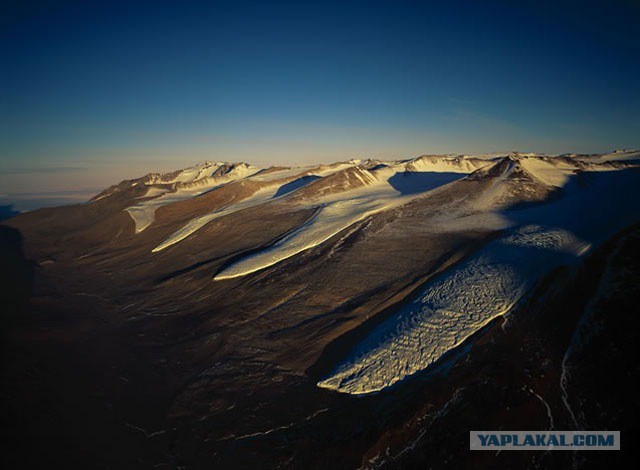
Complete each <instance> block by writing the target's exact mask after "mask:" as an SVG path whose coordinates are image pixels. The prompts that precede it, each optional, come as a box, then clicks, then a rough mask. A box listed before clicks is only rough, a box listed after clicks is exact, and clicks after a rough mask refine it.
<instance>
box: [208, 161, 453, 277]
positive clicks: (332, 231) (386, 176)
mask: <svg viewBox="0 0 640 470" xmlns="http://www.w3.org/2000/svg"><path fill="white" fill-rule="evenodd" d="M398 169H399V168H398V167H396V168H394V167H388V166H383V167H382V168H379V169H378V170H377V171H368V170H365V169H361V168H356V170H357V171H356V172H354V173H353V174H354V175H355V177H356V178H357V180H358V181H359V182H360V183H361V184H362V186H359V187H357V188H356V189H352V190H347V191H341V192H337V193H329V194H326V193H321V194H322V195H321V196H320V197H319V199H318V200H315V201H313V202H312V203H311V204H313V205H315V206H316V207H317V206H318V205H319V206H320V209H319V211H318V212H317V213H316V214H315V215H314V217H313V218H312V219H311V220H309V221H308V222H306V223H305V224H303V225H302V226H300V227H298V228H297V229H296V230H295V231H293V232H292V233H290V234H289V235H288V236H286V237H285V238H283V239H282V240H280V241H278V242H277V243H275V244H274V245H272V246H271V247H269V248H267V249H265V250H263V251H260V252H258V253H254V254H252V255H249V256H247V257H246V258H243V259H241V260H239V261H237V262H236V263H234V264H232V265H231V266H229V267H227V268H226V269H225V270H223V271H221V272H220V273H218V274H217V275H216V276H215V277H214V280H215V281H221V280H224V279H231V278H235V277H240V276H245V275H247V274H250V273H253V272H256V271H259V270H261V269H265V268H267V267H269V266H273V265H274V264H276V263H279V262H280V261H283V260H285V259H287V258H290V257H292V256H294V255H296V254H298V253H301V252H303V251H305V250H308V249H310V248H313V247H315V246H318V245H320V244H322V243H324V242H325V241H327V240H329V239H330V238H331V237H333V236H334V235H336V234H337V233H339V232H341V231H343V230H345V229H346V228H348V227H350V226H351V225H353V224H355V223H356V222H358V221H360V220H362V219H364V218H366V217H368V216H370V215H372V214H375V213H377V212H380V211H383V210H388V209H391V208H394V207H398V206H400V205H402V204H405V203H407V202H409V201H410V200H412V199H413V198H415V197H416V195H419V194H421V192H420V191H417V190H416V189H415V187H416V186H420V187H421V188H422V189H423V190H427V189H432V188H433V187H436V186H440V185H443V184H446V183H448V182H451V181H454V180H455V179H458V178H460V176H459V175H457V174H449V175H448V178H443V176H442V174H434V175H433V176H432V177H431V180H432V184H431V185H429V184H428V181H426V180H425V175H428V174H426V173H416V172H405V171H404V166H402V170H403V171H400V172H399V171H398ZM398 173H400V174H401V175H402V178H401V181H400V182H398V181H395V182H394V183H393V184H392V183H391V181H392V179H393V178H394V177H395V176H396V175H397V174H398ZM405 193H406V194H405ZM307 204H310V203H309V202H308V203H307ZM313 205H309V207H314V206H313Z"/></svg>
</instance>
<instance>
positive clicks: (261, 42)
mask: <svg viewBox="0 0 640 470" xmlns="http://www.w3.org/2000/svg"><path fill="white" fill-rule="evenodd" d="M3 8H4V11H3V14H2V15H0V16H1V19H0V38H1V41H0V48H1V51H2V54H1V60H2V62H1V63H0V69H1V70H2V72H1V73H0V97H1V99H0V195H2V194H5V195H6V194H8V195H15V194H20V193H22V194H26V193H29V194H33V193H38V194H40V193H52V192H57V193H60V192H65V194H71V193H72V192H77V193H78V194H84V193H87V192H91V191H94V190H96V189H99V188H102V187H105V186H108V185H110V184H112V183H116V182H118V181H120V180H122V179H124V178H133V177H137V176H141V175H143V174H145V173H148V172H150V171H169V170H173V169H177V168H182V167H185V166H189V165H192V164H194V163H195V162H198V161H203V160H224V161H246V162H250V163H253V164H256V165H261V166H265V165H271V164H279V165H282V164H287V165H292V164H305V163H310V162H331V161H338V160H347V159H350V158H363V157H364V158H385V159H392V158H393V159H395V158H410V157H412V156H417V155H420V154H425V153H482V152H493V151H511V150H519V151H536V152H545V153H565V152H585V153H596V152H605V151H609V150H613V149H616V148H638V147H640V60H639V59H638V58H639V57H640V36H639V35H638V33H637V25H638V22H639V21H640V2H638V1H635V0H626V1H622V0H621V1H615V0H609V1H601V2H591V1H588V0H583V1H564V2H563V1H554V2H545V1H540V0H539V1H529V0H524V1H521V2H509V1H506V0H501V1H498V0H485V1H482V2H481V1H468V2H465V1H458V2H442V1H439V2H429V1H422V2H414V1H403V0H395V1H389V2H375V1H367V2H350V1H346V0H344V1H340V2H331V1H328V0H325V1H321V2H301V1H297V2H270V1H261V2H244V1H241V0H236V1H232V2H215V1H208V2H197V1H192V2H183V1H182V2H179V1H175V2H165V1H162V0H155V1H149V2H135V1H133V0H129V1H126V2H121V1H118V0H111V1H102V2H92V1H90V0H84V1H51V0H49V1H29V0H26V1H24V0H23V1H15V0H14V1H10V2H9V5H5V6H4V7H3ZM0 201H1V199H0ZM1 204H2V203H1V202H0V205H1Z"/></svg>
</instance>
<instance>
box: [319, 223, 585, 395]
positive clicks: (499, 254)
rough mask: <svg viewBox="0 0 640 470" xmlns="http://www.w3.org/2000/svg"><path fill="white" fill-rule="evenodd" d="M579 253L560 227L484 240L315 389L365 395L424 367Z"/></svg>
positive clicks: (525, 230) (582, 246) (581, 245)
mask: <svg viewBox="0 0 640 470" xmlns="http://www.w3.org/2000/svg"><path fill="white" fill-rule="evenodd" d="M587 248H588V244H585V243H584V242H582V241H580V240H578V239H577V238H575V237H574V236H573V235H572V234H571V233H569V232H567V231H565V230H561V229H550V230H545V229H543V228H542V227H538V226H527V227H523V228H521V229H520V230H517V231H515V232H514V233H513V234H511V235H508V236H506V237H504V238H502V239H500V240H497V241H494V242H492V243H491V244H490V245H488V246H487V247H485V248H484V249H483V250H481V251H480V252H479V253H477V254H476V255H475V256H474V257H473V258H472V259H470V260H468V261H466V262H465V263H463V264H462V265H460V266H458V267H456V268H454V269H452V270H450V271H448V272H446V273H444V274H443V275H442V276H441V277H439V278H438V279H436V280H434V281H433V282H430V283H429V284H428V285H427V286H426V287H425V288H424V289H423V290H422V292H421V293H420V294H419V296H418V298H416V299H415V300H414V301H412V302H410V303H409V304H407V305H406V306H404V307H402V308H401V309H400V310H399V312H398V313H397V314H396V315H395V316H393V317H391V318H389V319H387V320H386V321H384V322H383V323H381V324H380V325H379V326H378V327H377V328H376V329H375V330H374V331H373V332H372V333H371V334H370V335H369V336H368V337H367V338H366V339H365V340H364V341H363V342H362V343H360V344H359V345H358V346H357V347H356V348H355V350H354V351H353V352H352V354H351V355H350V357H349V358H348V359H347V360H346V361H345V362H344V363H343V364H341V365H340V366H338V367H337V369H336V370H335V371H334V372H333V373H332V374H331V375H330V376H329V377H327V378H325V379H324V380H322V381H320V382H319V383H318V385H319V386H320V387H323V388H328V389H334V390H338V391H340V392H346V393H351V394H365V393H371V392H376V391H379V390H382V389H384V388H386V387H388V386H390V385H393V384H394V383H396V382H398V381H399V380H402V379H403V378H405V377H407V376H410V375H412V374H415V373H416V372H418V371H420V370H423V369H425V368H427V367H428V366H429V365H431V364H433V363H434V362H435V361H437V360H438V359H439V358H440V357H442V355H443V354H445V353H446V352H447V351H450V350H451V349H453V348H455V347H456V346H458V345H459V344H461V343H462V342H463V341H465V340H466V339H467V338H468V337H469V336H471V335H472V334H473V333H475V332H476V331H478V330H479V329H480V328H482V327H483V326H484V325H486V324H487V323H489V322H490V321H491V320H493V319H494V318H496V317H497V316H500V315H503V314H505V313H506V312H508V311H509V310H510V309H511V307H512V306H513V305H514V304H515V303H516V302H517V301H518V300H519V299H520V297H521V296H522V295H523V294H524V293H525V292H526V291H527V289H528V288H530V287H531V284H532V283H533V282H534V281H535V279H537V278H538V277H539V276H540V275H541V274H543V273H544V272H546V271H548V270H549V269H551V268H553V267H554V266H557V265H558V264H562V263H566V262H567V261H569V260H570V259H571V258H572V257H575V256H579V255H580V254H581V253H582V252H584V251H585V250H586V249H587Z"/></svg>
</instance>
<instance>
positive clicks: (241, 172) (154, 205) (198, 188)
mask: <svg viewBox="0 0 640 470" xmlns="http://www.w3.org/2000/svg"><path fill="white" fill-rule="evenodd" d="M223 167H224V165H223V164H218V163H216V164H213V165H212V164H209V165H208V166H196V167H194V168H190V169H186V170H182V172H181V173H180V174H179V175H178V176H177V177H175V178H174V179H173V180H171V182H172V183H173V184H175V185H176V186H175V188H174V190H173V192H168V193H164V194H162V195H161V196H159V197H156V198H155V199H150V200H146V201H142V202H140V203H138V204H135V205H134V206H131V207H128V208H127V209H125V210H126V211H127V212H128V213H129V215H131V218H132V219H133V221H134V222H135V225H136V233H140V232H142V231H143V230H144V229H146V228H147V227H148V226H149V225H151V224H152V223H153V221H154V219H155V211H156V210H157V209H158V208H159V207H162V206H166V205H168V204H173V203H174V202H178V201H182V200H184V199H189V198H193V197H196V196H199V195H200V194H203V193H206V192H208V191H211V190H212V189H215V188H217V187H218V186H222V185H223V184H227V183H229V182H231V181H235V180H238V179H242V178H246V177H247V176H250V175H252V174H254V173H257V172H258V171H260V170H259V169H258V168H255V167H252V166H249V165H246V164H241V165H237V166H235V167H233V168H231V170H230V171H228V172H227V173H225V174H222V175H220V176H217V175H216V172H217V171H219V169H221V168H223ZM147 194H149V192H148V193H147ZM151 194H154V193H153V192H152V193H151Z"/></svg>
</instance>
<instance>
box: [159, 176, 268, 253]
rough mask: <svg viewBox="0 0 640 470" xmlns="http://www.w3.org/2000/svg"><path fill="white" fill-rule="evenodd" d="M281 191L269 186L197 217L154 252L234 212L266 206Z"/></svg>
mask: <svg viewBox="0 0 640 470" xmlns="http://www.w3.org/2000/svg"><path fill="white" fill-rule="evenodd" d="M279 189H280V185H277V186H268V187H266V188H262V189H259V190H258V191H256V192H255V193H254V194H253V195H251V196H249V197H248V198H246V199H243V200H242V201H240V202H238V203H236V204H231V205H229V206H227V207H224V208H222V209H219V210H216V211H214V212H210V213H208V214H205V215H203V216H200V217H196V218H195V219H193V220H190V221H189V222H188V223H187V224H186V225H185V226H184V227H182V228H181V229H180V230H178V231H176V232H175V233H173V234H172V235H171V236H170V237H169V238H167V239H166V240H165V241H163V242H162V243H160V244H159V245H158V246H157V247H155V248H154V249H153V250H152V252H153V253H157V252H159V251H162V250H164V249H166V248H169V247H170V246H172V245H175V244H176V243H178V242H180V241H182V240H184V239H185V238H187V237H188V236H189V235H191V234H192V233H194V232H196V231H198V230H200V229H201V228H202V227H204V226H205V225H207V224H208V223H209V222H211V221H212V220H215V219H218V218H220V217H224V216H225V215H229V214H233V213H234V212H238V211H241V210H243V209H248V208H250V207H255V206H259V205H260V204H264V203H265V202H267V201H270V200H272V199H273V198H274V196H275V195H276V194H277V192H278V190H279Z"/></svg>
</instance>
